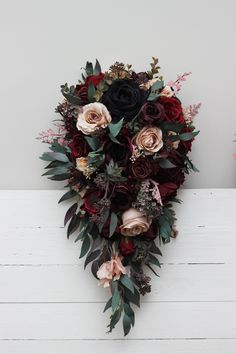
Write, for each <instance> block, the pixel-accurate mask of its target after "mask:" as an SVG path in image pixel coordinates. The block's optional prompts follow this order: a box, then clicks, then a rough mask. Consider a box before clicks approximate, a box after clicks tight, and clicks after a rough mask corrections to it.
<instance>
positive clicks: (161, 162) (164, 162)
mask: <svg viewBox="0 0 236 354" xmlns="http://www.w3.org/2000/svg"><path fill="white" fill-rule="evenodd" d="M158 163H159V166H160V167H161V168H174V167H176V165H175V164H173V163H172V162H171V161H170V160H167V159H164V158H161V159H158Z"/></svg>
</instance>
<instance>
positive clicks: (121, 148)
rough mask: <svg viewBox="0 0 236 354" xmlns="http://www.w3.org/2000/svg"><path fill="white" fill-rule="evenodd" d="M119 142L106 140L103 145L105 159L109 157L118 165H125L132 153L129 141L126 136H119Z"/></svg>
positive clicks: (107, 159) (108, 159)
mask: <svg viewBox="0 0 236 354" xmlns="http://www.w3.org/2000/svg"><path fill="white" fill-rule="evenodd" d="M119 140H120V144H116V143H113V142H112V141H108V142H106V143H105V145H104V152H105V156H106V161H107V162H109V161H110V160H111V159H112V160H114V161H115V162H116V163H118V164H119V165H120V166H126V165H127V163H128V161H129V158H130V156H131V154H132V147H131V141H130V139H129V138H128V137H125V136H121V137H119Z"/></svg>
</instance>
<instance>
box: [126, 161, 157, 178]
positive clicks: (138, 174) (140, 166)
mask: <svg viewBox="0 0 236 354" xmlns="http://www.w3.org/2000/svg"><path fill="white" fill-rule="evenodd" d="M131 173H132V175H133V177H134V178H137V179H145V178H147V177H148V176H149V175H150V174H151V173H152V165H151V162H150V161H149V159H148V158H145V157H139V158H138V159H137V160H135V161H134V163H132V164H131Z"/></svg>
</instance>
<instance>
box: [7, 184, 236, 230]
mask: <svg viewBox="0 0 236 354" xmlns="http://www.w3.org/2000/svg"><path fill="white" fill-rule="evenodd" d="M64 192H65V190H60V191H58V190H50V191H49V190H47V191H45V190H39V191H26V190H24V191H14V190H11V191H1V192H0V210H1V215H0V224H1V226H2V227H4V226H6V227H7V228H9V227H27V228H28V227H32V226H35V227H39V226H41V227H55V226H56V227H59V226H63V219H64V214H65V211H66V210H67V207H69V205H70V204H69V203H67V202H66V203H64V204H63V205H62V204H60V205H57V202H58V200H59V199H60V197H61V196H62V195H63V193H64ZM179 198H180V199H182V200H184V203H183V204H182V205H176V207H175V209H176V212H177V214H178V225H179V227H183V226H184V228H191V229H193V228H197V227H202V226H204V227H205V228H209V227H216V226H217V227H218V228H220V229H224V227H227V228H229V227H235V200H236V189H212V190H211V189H185V190H180V191H179ZM222 223H223V224H222Z"/></svg>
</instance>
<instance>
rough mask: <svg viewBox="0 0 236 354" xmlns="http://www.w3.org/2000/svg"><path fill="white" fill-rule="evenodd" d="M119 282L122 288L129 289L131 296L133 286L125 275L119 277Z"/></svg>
mask: <svg viewBox="0 0 236 354" xmlns="http://www.w3.org/2000/svg"><path fill="white" fill-rule="evenodd" d="M120 282H121V284H122V285H124V287H126V288H127V289H129V290H130V291H131V293H132V294H134V284H133V282H132V280H131V279H130V278H129V277H128V276H127V275H122V276H121V277H120Z"/></svg>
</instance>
